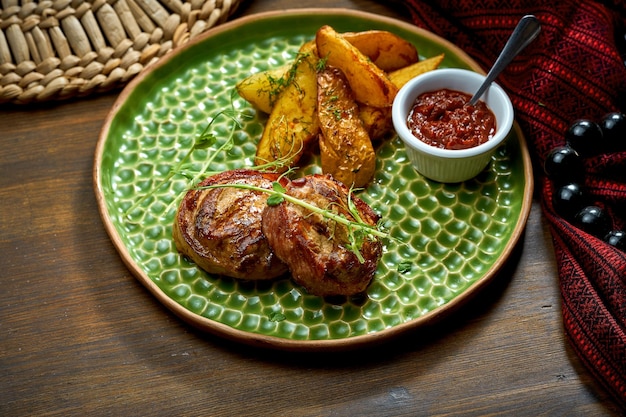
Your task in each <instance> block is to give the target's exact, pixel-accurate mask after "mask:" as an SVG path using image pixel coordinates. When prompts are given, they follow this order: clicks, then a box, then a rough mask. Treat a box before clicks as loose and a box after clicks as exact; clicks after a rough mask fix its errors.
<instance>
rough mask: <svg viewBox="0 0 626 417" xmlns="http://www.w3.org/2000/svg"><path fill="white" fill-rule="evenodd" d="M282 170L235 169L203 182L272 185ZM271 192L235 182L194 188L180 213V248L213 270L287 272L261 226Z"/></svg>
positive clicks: (262, 274) (252, 275)
mask: <svg viewBox="0 0 626 417" xmlns="http://www.w3.org/2000/svg"><path fill="white" fill-rule="evenodd" d="M278 179H279V177H278V175H277V174H272V173H261V172H259V171H253V170H246V169H241V170H232V171H225V172H222V173H220V174H217V175H214V176H211V177H209V178H207V179H205V180H204V181H202V182H201V183H200V184H199V186H200V187H202V186H208V185H215V184H237V183H245V184H250V185H255V186H258V187H262V188H267V189H271V188H272V182H273V181H277V180H278ZM266 201H267V194H265V193H261V192H258V191H252V190H243V189H237V188H232V187H225V188H215V189H205V190H190V191H189V192H187V194H186V195H185V197H184V198H183V201H182V202H181V204H180V206H179V210H178V212H177V213H176V220H175V224H174V227H173V237H174V242H175V243H176V247H177V249H178V250H179V251H180V252H181V253H182V254H184V255H185V256H187V257H188V258H190V259H191V260H193V261H194V262H195V263H196V264H197V265H198V266H199V267H201V268H202V269H204V270H205V271H207V272H209V273H212V274H219V275H226V276H230V277H234V278H242V279H248V280H263V279H273V278H276V277H278V276H280V275H283V274H285V273H286V272H287V267H286V265H285V264H284V263H283V262H281V261H280V259H278V258H277V257H276V256H275V255H274V252H273V251H272V249H271V248H270V246H269V243H268V241H267V239H266V238H265V235H264V234H263V232H262V230H261V216H262V214H263V210H264V208H265V206H266Z"/></svg>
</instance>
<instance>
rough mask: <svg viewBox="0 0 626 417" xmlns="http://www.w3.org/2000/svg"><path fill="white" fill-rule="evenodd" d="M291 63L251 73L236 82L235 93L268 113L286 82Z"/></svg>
mask: <svg viewBox="0 0 626 417" xmlns="http://www.w3.org/2000/svg"><path fill="white" fill-rule="evenodd" d="M290 68H291V65H283V66H281V67H277V68H272V69H269V70H267V71H262V72H258V73H256V74H252V75H250V76H249V77H247V78H245V79H243V80H242V81H240V82H238V83H237V85H236V86H235V88H236V89H237V93H238V94H239V95H240V96H241V97H242V98H244V99H245V100H247V101H248V102H250V103H251V104H252V105H253V106H254V107H256V108H257V109H259V110H260V111H262V112H264V113H268V114H269V113H270V112H271V111H272V107H274V102H275V101H276V99H277V98H278V96H279V95H280V92H281V91H282V90H283V88H284V87H285V86H286V85H287V84H288V81H287V78H288V74H289V69H290Z"/></svg>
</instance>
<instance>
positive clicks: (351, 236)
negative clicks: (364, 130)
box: [195, 181, 388, 262]
mask: <svg viewBox="0 0 626 417" xmlns="http://www.w3.org/2000/svg"><path fill="white" fill-rule="evenodd" d="M215 188H238V189H243V190H250V191H257V192H261V193H266V194H269V196H268V199H267V204H268V205H269V206H276V205H278V204H281V203H282V202H284V201H287V202H289V203H292V204H295V205H298V206H300V207H303V208H305V209H307V210H309V211H310V212H311V213H314V214H319V215H321V216H322V217H324V218H326V219H329V220H332V221H334V222H336V223H338V224H341V225H344V226H345V227H346V229H347V231H348V243H347V245H346V246H347V247H348V249H349V250H350V251H351V252H353V253H354V255H355V256H356V257H357V259H358V260H359V262H365V259H364V258H363V255H361V247H362V246H363V242H364V241H365V239H366V238H367V239H369V240H374V239H376V238H387V237H388V234H387V233H386V232H384V231H381V230H379V229H378V225H376V226H372V225H370V224H367V223H365V222H364V221H363V220H362V219H361V217H360V216H359V214H358V211H357V208H356V206H355V205H354V201H352V190H350V192H349V193H348V210H349V211H350V214H351V215H352V217H353V218H354V220H350V219H348V218H347V217H346V216H344V215H343V214H339V213H337V212H335V211H333V210H332V209H325V208H320V207H318V206H316V205H314V204H311V203H309V202H307V201H304V200H301V199H299V198H297V197H294V196H291V195H289V194H287V193H286V190H285V188H284V187H283V186H282V185H281V184H280V183H279V182H278V181H274V182H273V183H272V189H267V188H262V187H257V186H255V185H250V184H239V183H227V184H214V185H208V186H204V187H196V188H195V189H196V190H208V189H215Z"/></svg>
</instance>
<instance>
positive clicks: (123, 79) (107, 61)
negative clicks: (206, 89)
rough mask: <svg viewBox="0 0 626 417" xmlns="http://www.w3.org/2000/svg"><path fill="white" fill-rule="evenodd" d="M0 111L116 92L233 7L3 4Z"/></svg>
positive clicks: (10, 0) (61, 1) (215, 2)
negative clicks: (5, 107)
mask: <svg viewBox="0 0 626 417" xmlns="http://www.w3.org/2000/svg"><path fill="white" fill-rule="evenodd" d="M0 4H1V7H2V8H0V104H2V103H19V104H24V103H32V102H43V101H50V100H60V99H65V98H70V97H77V96H85V95H88V94H91V93H97V92H103V91H108V90H111V89H114V88H118V87H120V86H122V85H124V84H126V83H127V82H128V81H130V80H131V79H132V78H133V77H134V76H135V75H137V74H138V73H139V72H140V71H141V70H142V69H143V68H144V67H145V66H146V65H148V64H150V63H151V62H153V61H155V60H158V59H159V58H160V57H162V56H163V55H165V54H167V53H168V52H169V51H171V50H172V49H173V48H175V47H176V46H178V45H181V44H184V43H186V42H187V41H189V39H192V38H194V37H195V36H197V35H199V34H200V33H202V32H204V31H206V30H207V29H209V28H211V27H213V26H215V25H217V24H219V23H222V22H224V21H225V20H227V19H228V17H230V16H231V15H232V14H233V13H234V11H235V10H236V8H237V6H238V4H239V1H237V0H212V1H200V0H191V1H188V2H183V1H181V0H164V1H156V0H96V1H79V0H57V1H45V0H44V1H31V0H22V1H19V0H0Z"/></svg>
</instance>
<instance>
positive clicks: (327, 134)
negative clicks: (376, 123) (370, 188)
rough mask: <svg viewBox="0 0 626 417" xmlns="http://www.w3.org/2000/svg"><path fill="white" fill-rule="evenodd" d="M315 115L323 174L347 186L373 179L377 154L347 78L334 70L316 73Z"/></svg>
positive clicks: (362, 184) (358, 185)
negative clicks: (329, 175)
mask: <svg viewBox="0 0 626 417" xmlns="http://www.w3.org/2000/svg"><path fill="white" fill-rule="evenodd" d="M317 116H318V119H319V122H320V132H321V133H320V135H319V146H320V156H321V165H322V171H323V172H324V173H326V174H331V175H332V176H333V177H335V178H336V179H337V180H339V181H341V182H343V183H344V184H346V185H347V186H348V187H349V186H351V185H353V186H355V187H364V186H365V185H367V183H369V182H370V181H371V179H372V177H373V176H374V171H375V169H376V154H375V152H374V147H373V146H372V141H371V140H370V137H369V135H368V134H367V131H366V130H365V128H364V127H363V124H362V123H361V119H360V118H359V107H358V105H357V103H356V101H355V100H354V96H353V93H352V90H351V88H350V85H349V83H348V81H347V78H346V77H345V75H344V74H343V72H342V71H341V70H340V69H338V68H334V67H326V68H325V69H324V70H322V71H320V72H318V74H317Z"/></svg>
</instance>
